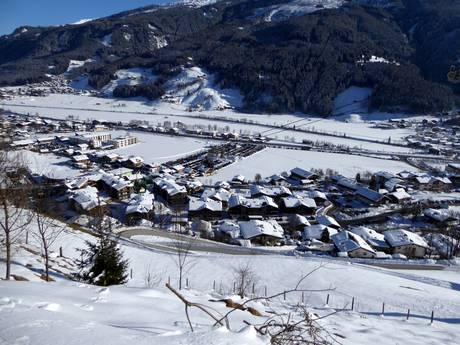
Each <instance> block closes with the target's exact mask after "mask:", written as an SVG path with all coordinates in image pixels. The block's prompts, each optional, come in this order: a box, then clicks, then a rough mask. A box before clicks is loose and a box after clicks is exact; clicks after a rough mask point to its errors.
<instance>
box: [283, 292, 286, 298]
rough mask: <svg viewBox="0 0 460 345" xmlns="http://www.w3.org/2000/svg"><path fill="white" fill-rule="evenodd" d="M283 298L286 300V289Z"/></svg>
mask: <svg viewBox="0 0 460 345" xmlns="http://www.w3.org/2000/svg"><path fill="white" fill-rule="evenodd" d="M283 300H286V291H283Z"/></svg>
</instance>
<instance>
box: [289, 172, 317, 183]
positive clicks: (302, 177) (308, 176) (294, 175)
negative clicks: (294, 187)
mask: <svg viewBox="0 0 460 345" xmlns="http://www.w3.org/2000/svg"><path fill="white" fill-rule="evenodd" d="M290 178H291V179H294V180H296V181H298V182H299V183H300V184H308V183H311V182H312V180H316V179H317V178H318V175H316V174H315V173H312V172H310V171H307V170H304V169H301V168H294V169H292V170H291V175H290Z"/></svg>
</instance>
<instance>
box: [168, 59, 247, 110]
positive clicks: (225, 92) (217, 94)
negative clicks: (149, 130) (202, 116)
mask: <svg viewBox="0 0 460 345" xmlns="http://www.w3.org/2000/svg"><path fill="white" fill-rule="evenodd" d="M165 88H166V90H165V91H166V94H165V95H164V96H163V97H162V98H163V100H165V101H167V102H170V103H175V104H180V105H182V106H184V107H186V108H187V109H190V110H223V109H229V108H238V107H240V106H241V104H242V98H243V97H242V96H241V95H240V93H239V92H238V91H237V90H233V89H222V88H220V87H219V86H218V85H216V83H215V77H214V76H213V75H212V74H208V73H207V72H206V71H204V70H202V69H201V68H199V67H190V68H184V69H183V70H182V72H180V73H179V74H178V75H177V76H175V77H173V78H172V79H170V80H169V81H168V82H167V83H166V85H165Z"/></svg>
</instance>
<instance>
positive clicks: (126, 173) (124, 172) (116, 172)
mask: <svg viewBox="0 0 460 345" xmlns="http://www.w3.org/2000/svg"><path fill="white" fill-rule="evenodd" d="M108 173H109V174H111V175H113V176H117V177H123V178H126V179H129V178H130V177H131V176H132V175H133V169H129V168H123V167H122V168H118V169H113V170H110V171H108Z"/></svg>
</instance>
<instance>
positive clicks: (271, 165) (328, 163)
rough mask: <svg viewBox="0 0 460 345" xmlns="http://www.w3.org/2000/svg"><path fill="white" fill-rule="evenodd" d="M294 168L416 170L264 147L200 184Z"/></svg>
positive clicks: (375, 160) (350, 174) (351, 172)
mask: <svg viewBox="0 0 460 345" xmlns="http://www.w3.org/2000/svg"><path fill="white" fill-rule="evenodd" d="M295 167H301V168H303V169H312V168H315V169H323V171H326V170H327V169H332V170H335V171H337V172H338V173H339V174H342V175H344V176H347V177H353V178H354V177H355V176H356V174H357V173H363V172H365V171H371V172H377V171H382V170H384V171H388V172H392V173H397V172H401V171H403V170H409V171H416V169H415V168H414V167H412V166H410V165H408V164H406V163H404V162H399V161H392V160H385V159H378V158H370V157H362V156H350V155H344V154H337V153H328V152H314V151H298V150H283V149H276V148H266V149H264V150H263V151H261V152H258V153H256V154H255V155H252V156H250V157H248V158H244V159H241V160H239V161H236V162H235V163H233V164H231V165H229V166H227V167H225V168H223V169H221V170H219V171H218V172H217V173H216V174H215V175H213V176H207V177H202V178H201V179H202V180H203V181H210V180H211V181H212V182H217V181H222V180H229V179H230V180H231V179H232V178H233V177H234V176H235V175H238V174H241V175H243V176H246V177H247V178H249V179H252V178H253V177H254V176H255V174H257V173H259V174H261V175H262V177H268V176H271V175H273V174H279V173H281V172H283V171H288V170H290V169H293V168H295Z"/></svg>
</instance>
